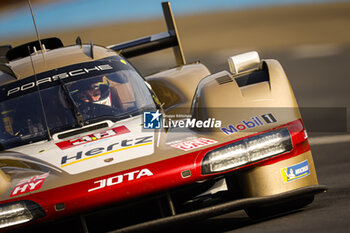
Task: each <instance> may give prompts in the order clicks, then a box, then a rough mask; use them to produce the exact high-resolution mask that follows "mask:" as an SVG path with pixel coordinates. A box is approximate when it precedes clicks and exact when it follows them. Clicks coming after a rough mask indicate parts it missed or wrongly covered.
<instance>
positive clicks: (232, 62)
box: [228, 51, 260, 74]
mask: <svg viewBox="0 0 350 233" xmlns="http://www.w3.org/2000/svg"><path fill="white" fill-rule="evenodd" d="M228 64H229V66H230V71H231V73H232V74H238V73H240V72H241V71H245V70H249V69H253V68H256V67H258V66H259V64H260V58H259V54H258V53H257V52H256V51H252V52H247V53H242V54H239V55H236V56H232V57H230V58H229V59H228Z"/></svg>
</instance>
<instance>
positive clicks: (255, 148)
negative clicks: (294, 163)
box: [202, 128, 293, 175]
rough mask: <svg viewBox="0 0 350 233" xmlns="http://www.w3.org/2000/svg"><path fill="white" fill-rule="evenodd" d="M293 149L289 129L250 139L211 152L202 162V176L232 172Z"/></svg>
mask: <svg viewBox="0 0 350 233" xmlns="http://www.w3.org/2000/svg"><path fill="white" fill-rule="evenodd" d="M292 149H293V144H292V140H291V136H290V134H289V130H288V129H287V128H282V129H278V130H274V131H271V132H267V133H263V134H259V135H256V136H253V137H248V138H246V139H243V140H241V141H238V142H234V143H231V144H228V145H226V146H223V147H220V148H217V149H214V150H212V151H209V152H208V153H207V154H206V155H205V156H204V159H203V162H202V174H203V175H206V174H211V173H216V172H222V171H226V170H230V169H233V168H236V167H239V166H242V165H246V164H249V163H252V162H256V161H259V160H262V159H266V158H269V157H272V156H275V155H279V154H282V153H285V152H288V151H291V150H292Z"/></svg>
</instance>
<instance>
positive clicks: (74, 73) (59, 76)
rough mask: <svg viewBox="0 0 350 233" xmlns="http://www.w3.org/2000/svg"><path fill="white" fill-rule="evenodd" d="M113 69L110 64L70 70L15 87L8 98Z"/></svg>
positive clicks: (8, 94) (8, 92)
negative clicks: (19, 93)
mask: <svg viewBox="0 0 350 233" xmlns="http://www.w3.org/2000/svg"><path fill="white" fill-rule="evenodd" d="M111 69H113V67H112V66H111V65H109V64H101V65H98V66H91V65H90V66H87V67H82V68H81V69H74V70H68V71H67V72H63V73H58V74H55V75H52V76H48V77H45V78H42V79H39V80H37V81H35V82H29V83H26V84H23V85H22V86H17V87H14V88H12V89H10V90H8V91H7V96H10V95H12V94H14V93H17V92H21V91H26V90H29V89H32V88H35V87H36V86H39V85H42V84H44V83H51V82H55V81H57V80H58V79H65V78H69V77H74V76H80V75H86V74H89V73H90V72H93V73H95V72H101V71H104V70H111Z"/></svg>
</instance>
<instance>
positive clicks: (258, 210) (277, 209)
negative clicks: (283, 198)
mask: <svg viewBox="0 0 350 233" xmlns="http://www.w3.org/2000/svg"><path fill="white" fill-rule="evenodd" d="M313 200H314V196H308V197H303V198H301V199H295V200H291V201H288V202H284V203H278V204H272V205H264V206H259V207H253V208H247V209H245V212H246V213H247V215H248V216H249V217H250V218H252V219H262V218H267V217H271V216H274V215H278V214H281V213H286V212H289V211H291V210H297V209H300V208H302V207H304V206H306V205H308V204H310V203H312V202H313Z"/></svg>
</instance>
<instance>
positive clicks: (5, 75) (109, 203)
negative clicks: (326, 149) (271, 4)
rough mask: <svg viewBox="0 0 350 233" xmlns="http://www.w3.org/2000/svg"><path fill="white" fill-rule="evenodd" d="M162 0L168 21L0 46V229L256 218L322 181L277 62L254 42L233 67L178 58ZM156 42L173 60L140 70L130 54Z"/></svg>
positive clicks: (300, 198)
mask: <svg viewBox="0 0 350 233" xmlns="http://www.w3.org/2000/svg"><path fill="white" fill-rule="evenodd" d="M162 6H163V11H164V16H165V20H166V24H167V28H168V31H166V32H164V33H159V34H156V35H152V36H148V37H144V38H141V39H136V40H133V41H129V42H125V43H121V44H116V45H111V46H108V47H103V46H97V45H93V43H92V42H91V43H88V44H83V43H82V41H81V39H80V38H79V37H78V38H77V40H76V43H75V44H74V45H70V46H63V44H62V42H61V40H60V39H58V38H47V39H42V40H40V41H39V40H37V41H34V42H29V43H27V44H24V45H20V46H17V47H14V48H12V47H11V46H10V45H7V46H1V63H0V83H1V84H0V85H1V92H0V95H1V103H0V110H1V111H0V113H1V115H0V127H1V130H0V146H1V152H0V229H1V230H13V229H15V230H18V229H29V230H30V229H34V230H33V231H35V232H38V231H39V230H40V229H43V228H44V227H45V226H51V225H50V224H55V223H56V227H51V228H50V229H51V231H52V229H61V228H62V227H63V226H68V224H67V222H69V223H72V222H74V223H77V225H76V229H77V230H76V231H75V232H79V231H80V230H83V231H84V232H104V231H115V232H118V231H119V232H121V231H126V230H141V229H142V230H145V229H150V228H151V229H154V228H157V227H162V226H167V225H168V224H172V223H179V222H182V221H193V220H199V219H203V218H209V217H212V216H216V215H220V214H224V213H227V212H231V211H235V210H242V209H244V210H245V211H246V212H247V214H248V215H249V216H250V217H252V218H258V217H264V216H269V215H273V214H276V213H280V212H283V211H288V210H291V209H296V208H301V207H303V206H305V205H307V204H309V203H311V202H312V201H313V198H314V195H315V194H317V193H321V192H324V191H325V190H326V187H325V186H323V185H319V184H318V181H317V176H316V171H315V167H314V162H313V158H312V155H311V151H310V146H309V143H308V136H307V133H306V131H305V128H304V125H303V122H302V120H301V116H300V113H299V109H298V105H297V103H296V100H295V97H294V95H293V91H292V89H291V87H290V84H289V82H288V79H287V77H286V75H285V73H284V71H283V69H282V67H281V65H280V64H279V63H278V62H277V61H276V60H269V59H267V60H260V58H259V55H258V54H257V52H248V53H244V54H240V55H236V56H233V57H230V58H229V59H228V63H229V68H230V71H221V72H218V73H211V72H210V71H209V70H208V68H207V67H206V66H204V65H203V64H201V63H199V62H195V63H191V64H186V62H185V58H184V55H183V52H182V48H181V43H180V39H179V37H178V32H177V29H176V26H175V22H174V19H173V15H172V12H171V9H170V5H169V3H163V4H162ZM165 48H172V49H173V51H174V54H175V58H176V62H177V66H176V67H174V68H171V69H167V70H164V71H160V72H157V73H154V74H152V75H149V76H146V77H142V76H141V75H140V73H139V72H138V71H137V70H136V69H135V68H134V67H133V65H132V64H131V63H129V61H128V60H127V59H128V58H131V57H135V56H139V55H143V54H146V53H150V52H154V51H157V50H161V49H165ZM111 219H112V220H111ZM44 223H45V224H47V225H45V224H44ZM57 223H59V224H57ZM39 224H44V225H40V226H39ZM33 227H34V228H33ZM35 227H37V228H35ZM69 229H70V230H72V229H74V228H72V226H70V227H69ZM79 229H80V230H79Z"/></svg>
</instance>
